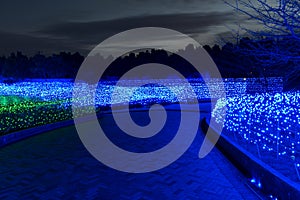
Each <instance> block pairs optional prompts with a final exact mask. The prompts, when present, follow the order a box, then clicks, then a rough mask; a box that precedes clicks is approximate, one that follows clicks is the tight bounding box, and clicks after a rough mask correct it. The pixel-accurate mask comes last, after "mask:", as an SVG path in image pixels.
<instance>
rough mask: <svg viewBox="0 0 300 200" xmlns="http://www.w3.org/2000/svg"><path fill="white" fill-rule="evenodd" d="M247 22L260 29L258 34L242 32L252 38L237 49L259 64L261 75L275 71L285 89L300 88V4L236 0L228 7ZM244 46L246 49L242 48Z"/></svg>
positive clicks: (281, 0)
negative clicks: (248, 20) (283, 81)
mask: <svg viewBox="0 0 300 200" xmlns="http://www.w3.org/2000/svg"><path fill="white" fill-rule="evenodd" d="M225 2H226V3H227V4H228V5H230V6H231V7H233V8H234V9H236V10H237V11H238V12H240V13H242V14H244V15H246V16H248V17H249V18H250V20H252V21H255V22H257V23H258V24H260V25H262V29H261V30H258V31H256V30H250V29H247V28H244V29H245V30H246V31H247V33H249V34H250V35H251V36H252V39H251V40H248V41H243V42H244V46H242V45H239V46H240V47H241V48H239V49H238V51H240V52H241V53H243V54H244V55H249V56H252V57H253V59H255V60H256V62H257V63H259V64H260V66H261V70H260V72H261V73H263V74H264V76H266V75H270V74H272V73H274V71H277V73H281V74H283V76H284V77H285V84H286V85H287V86H288V87H295V86H298V85H299V78H300V67H299V64H300V54H299V47H300V2H299V1H298V0H277V1H272V0H236V3H234V4H232V3H228V2H227V1H225ZM245 46H246V47H245Z"/></svg>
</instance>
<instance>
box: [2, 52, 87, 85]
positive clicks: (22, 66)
mask: <svg viewBox="0 0 300 200" xmlns="http://www.w3.org/2000/svg"><path fill="white" fill-rule="evenodd" d="M83 60H84V57H83V56H81V55H80V54H79V53H74V54H71V53H65V52H61V53H59V54H53V55H51V56H45V55H42V54H40V53H37V54H36V55H34V56H32V57H27V56H26V55H24V54H22V52H17V53H11V54H10V55H9V56H7V57H5V56H2V57H0V77H1V76H2V78H6V79H14V80H21V79H24V78H74V77H75V75H76V73H77V71H78V69H79V67H80V65H81V63H82V62H83Z"/></svg>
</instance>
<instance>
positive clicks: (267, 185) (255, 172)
mask: <svg viewBox="0 0 300 200" xmlns="http://www.w3.org/2000/svg"><path fill="white" fill-rule="evenodd" d="M208 126H209V125H208V123H207V120H206V119H203V120H202V121H201V128H202V130H207V129H208ZM211 128H212V129H213V127H211ZM204 133H206V132H205V131H204ZM215 134H217V135H219V134H218V133H216V132H215ZM216 145H217V147H218V149H220V151H221V152H222V153H223V154H224V155H225V156H226V157H227V158H228V159H229V160H230V161H231V162H232V163H233V164H234V165H235V166H236V167H237V168H238V169H239V170H240V171H241V172H242V173H243V174H244V175H245V176H246V177H248V178H251V179H252V178H255V179H256V180H259V181H260V183H261V191H262V192H263V193H265V194H266V195H273V196H274V197H277V198H278V199H288V200H294V199H300V185H299V184H296V183H295V182H292V181H291V180H290V179H288V178H287V177H285V176H283V175H282V174H281V173H279V172H278V171H276V170H274V169H273V168H271V167H270V166H269V165H267V164H265V163H264V162H262V161H261V160H260V159H258V158H256V157H255V156H253V155H252V154H250V153H249V152H247V151H246V150H244V149H243V148H241V147H239V146H238V145H236V144H234V143H233V142H232V141H231V140H230V139H229V138H228V137H227V136H225V135H222V134H221V137H220V138H219V140H218V142H217V144H216Z"/></svg>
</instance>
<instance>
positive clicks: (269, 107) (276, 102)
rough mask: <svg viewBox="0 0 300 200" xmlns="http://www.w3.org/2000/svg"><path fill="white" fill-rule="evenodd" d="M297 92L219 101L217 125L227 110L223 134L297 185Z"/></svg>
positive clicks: (299, 126)
mask: <svg viewBox="0 0 300 200" xmlns="http://www.w3.org/2000/svg"><path fill="white" fill-rule="evenodd" d="M299 102H300V92H287V93H276V94H269V93H263V94H256V95H249V94H244V95H242V96H233V97H228V98H227V99H219V100H218V101H217V104H216V106H215V109H214V110H213V117H214V118H215V120H216V121H217V122H219V121H220V120H221V118H220V116H219V113H220V111H221V110H222V109H224V108H225V106H227V115H226V119H225V128H224V130H223V134H225V135H227V136H229V137H230V138H231V139H232V140H233V141H235V142H236V143H238V144H239V145H241V146H242V147H244V148H245V149H247V150H248V151H249V152H251V153H253V154H254V155H256V156H257V157H258V158H260V159H261V160H263V161H264V162H266V163H267V164H269V165H270V166H272V167H273V168H275V169H277V170H278V171H280V172H281V173H283V174H284V175H286V176H287V177H289V178H290V179H292V180H293V181H300V176H299V171H300V168H299V167H300V104H299Z"/></svg>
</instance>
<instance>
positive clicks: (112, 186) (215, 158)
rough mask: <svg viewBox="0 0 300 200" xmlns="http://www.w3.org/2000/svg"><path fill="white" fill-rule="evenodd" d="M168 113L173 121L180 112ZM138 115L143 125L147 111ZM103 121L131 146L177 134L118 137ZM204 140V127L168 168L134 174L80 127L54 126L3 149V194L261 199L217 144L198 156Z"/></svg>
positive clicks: (0, 156) (107, 120) (0, 186)
mask: <svg viewBox="0 0 300 200" xmlns="http://www.w3.org/2000/svg"><path fill="white" fill-rule="evenodd" d="M168 114H170V117H171V121H170V122H171V123H172V124H173V123H174V120H175V121H176V119H177V118H178V112H174V111H169V112H168ZM132 116H133V117H134V119H135V120H137V122H139V123H141V124H143V123H144V121H145V120H141V119H145V117H146V116H147V114H145V113H142V112H136V113H133V114H132ZM139 120H140V121H139ZM99 121H101V123H102V125H103V126H105V127H107V128H108V129H109V133H110V134H112V135H110V137H111V138H112V140H114V141H115V142H116V143H118V141H117V140H116V138H119V140H121V142H119V144H120V145H123V148H125V149H126V148H127V149H129V150H134V151H136V150H141V149H142V151H143V150H147V151H149V150H151V148H154V147H155V146H156V147H158V146H157V144H160V143H165V142H166V141H167V140H170V139H172V135H168V133H170V132H172V131H170V130H171V129H170V128H169V129H168V127H167V128H166V129H164V131H163V133H164V134H166V135H163V137H161V136H157V137H156V138H155V141H151V140H145V141H143V142H139V143H136V141H135V140H126V139H124V138H125V137H123V136H121V137H119V136H117V135H118V134H119V133H120V130H119V129H118V128H116V126H115V124H114V123H113V120H112V119H111V116H110V115H106V116H104V117H103V118H101V119H100V120H99ZM146 121H147V120H146ZM168 123H169V122H168V121H167V124H168ZM171 128H174V127H173V126H171ZM120 135H122V134H120ZM159 135H161V133H159ZM202 139H203V133H200V131H199V133H198V134H197V138H196V139H195V141H194V143H193V144H192V146H191V147H190V149H189V150H188V151H187V152H186V153H185V154H184V155H183V156H182V157H181V158H180V159H178V160H177V161H176V162H175V163H173V164H171V165H169V166H168V167H166V168H164V169H161V170H159V171H156V172H152V173H146V174H128V173H123V172H119V171H115V170H113V169H110V168H108V167H106V166H104V165H103V164H101V163H99V162H98V161H97V160H95V159H94V158H93V157H92V156H91V155H90V154H89V153H88V152H87V150H86V149H85V148H84V147H83V145H82V143H81V141H80V139H79V137H78V135H77V132H76V130H75V128H74V126H70V127H65V128H61V129H58V130H55V131H50V132H47V133H44V134H41V135H38V136H34V137H31V138H29V139H27V140H23V141H21V142H18V143H15V144H11V145H9V146H6V147H3V148H1V149H0V162H1V164H0V180H1V183H0V199H128V200H129V199H130V200H132V199H164V200H167V199H206V200H207V199H239V200H240V199H257V197H256V196H255V195H254V194H253V193H252V191H251V190H250V189H249V188H248V187H247V185H246V180H245V178H244V177H243V176H242V175H241V174H240V173H239V171H237V169H236V168H235V167H234V166H232V164H231V163H230V162H229V161H228V160H227V159H226V158H225V157H224V156H223V155H222V154H221V153H220V152H219V151H218V150H217V149H213V151H212V152H211V153H210V154H209V155H208V156H207V157H206V158H204V159H199V158H198V157H197V155H198V151H199V147H200V144H201V141H202ZM124 141H125V142H124ZM149 142H150V144H151V145H150V147H147V145H148V146H149ZM124 145H125V146H124ZM160 145H161V144H160Z"/></svg>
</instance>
